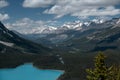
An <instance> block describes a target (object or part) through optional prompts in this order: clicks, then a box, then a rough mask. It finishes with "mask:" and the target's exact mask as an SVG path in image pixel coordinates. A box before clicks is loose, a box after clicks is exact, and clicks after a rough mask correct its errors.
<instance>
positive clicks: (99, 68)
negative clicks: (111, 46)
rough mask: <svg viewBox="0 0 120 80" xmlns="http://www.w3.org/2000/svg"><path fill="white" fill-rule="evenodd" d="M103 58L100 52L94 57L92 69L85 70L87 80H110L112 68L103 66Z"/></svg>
mask: <svg viewBox="0 0 120 80" xmlns="http://www.w3.org/2000/svg"><path fill="white" fill-rule="evenodd" d="M105 58H106V57H105V56H104V54H103V53H102V52H99V54H98V55H97V56H96V57H95V64H94V69H87V70H86V71H87V73H88V76H87V79H88V80H110V77H111V75H112V67H109V68H108V67H107V66H106V64H105Z"/></svg>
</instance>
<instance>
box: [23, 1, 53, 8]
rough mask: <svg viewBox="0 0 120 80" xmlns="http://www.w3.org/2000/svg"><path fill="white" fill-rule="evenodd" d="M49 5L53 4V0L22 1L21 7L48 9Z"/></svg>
mask: <svg viewBox="0 0 120 80" xmlns="http://www.w3.org/2000/svg"><path fill="white" fill-rule="evenodd" d="M51 4H54V0H24V2H23V7H29V8H37V7H48V6H49V5H51Z"/></svg>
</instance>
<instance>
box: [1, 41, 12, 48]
mask: <svg viewBox="0 0 120 80" xmlns="http://www.w3.org/2000/svg"><path fill="white" fill-rule="evenodd" d="M0 43H1V44H3V45H6V46H9V47H12V46H14V44H13V43H9V42H5V41H0Z"/></svg>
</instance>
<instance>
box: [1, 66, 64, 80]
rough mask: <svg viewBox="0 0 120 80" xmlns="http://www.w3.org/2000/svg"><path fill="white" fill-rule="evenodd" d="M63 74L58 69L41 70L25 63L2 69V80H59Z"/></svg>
mask: <svg viewBox="0 0 120 80" xmlns="http://www.w3.org/2000/svg"><path fill="white" fill-rule="evenodd" d="M61 74H63V71H58V70H41V69H37V68H35V67H33V66H32V64H24V65H22V66H19V67H17V68H14V69H0V80H57V78H58V77H59V76H60V75H61Z"/></svg>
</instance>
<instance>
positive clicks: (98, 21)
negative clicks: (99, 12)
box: [92, 19, 105, 24]
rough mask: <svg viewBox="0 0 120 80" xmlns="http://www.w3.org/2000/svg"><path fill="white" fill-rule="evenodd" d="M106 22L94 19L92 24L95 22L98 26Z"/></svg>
mask: <svg viewBox="0 0 120 80" xmlns="http://www.w3.org/2000/svg"><path fill="white" fill-rule="evenodd" d="M104 21H105V20H103V19H93V20H92V22H95V23H97V24H101V23H103V22H104Z"/></svg>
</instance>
